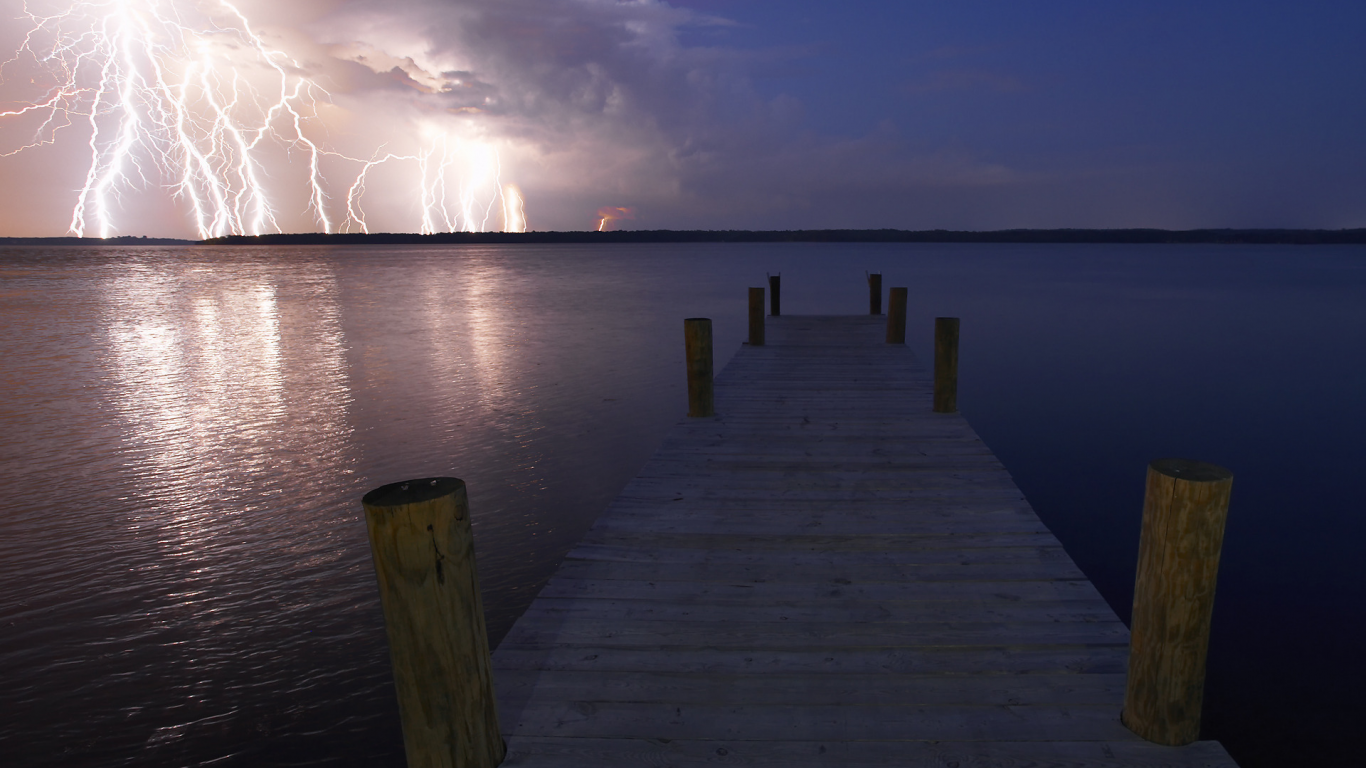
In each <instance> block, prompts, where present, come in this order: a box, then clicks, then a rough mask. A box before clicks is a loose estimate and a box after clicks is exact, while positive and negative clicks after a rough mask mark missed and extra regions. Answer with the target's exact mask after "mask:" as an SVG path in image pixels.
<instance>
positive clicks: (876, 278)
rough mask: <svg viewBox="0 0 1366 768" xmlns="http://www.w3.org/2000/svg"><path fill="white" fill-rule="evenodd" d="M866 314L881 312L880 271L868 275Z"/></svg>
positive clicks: (878, 313)
mask: <svg viewBox="0 0 1366 768" xmlns="http://www.w3.org/2000/svg"><path fill="white" fill-rule="evenodd" d="M868 314H870V315H880V314H882V273H880V272H873V273H870V274H869V275H868Z"/></svg>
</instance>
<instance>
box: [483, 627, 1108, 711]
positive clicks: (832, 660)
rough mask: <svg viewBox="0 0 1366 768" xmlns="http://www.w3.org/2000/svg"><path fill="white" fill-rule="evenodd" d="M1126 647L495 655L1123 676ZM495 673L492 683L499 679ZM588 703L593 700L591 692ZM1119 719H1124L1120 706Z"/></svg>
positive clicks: (598, 666)
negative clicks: (1120, 717)
mask: <svg viewBox="0 0 1366 768" xmlns="http://www.w3.org/2000/svg"><path fill="white" fill-rule="evenodd" d="M1128 663H1129V649H1128V646H1127V645H1123V644H1121V645H1115V644H1111V643H1103V644H1083V645H1037V646H1035V645H1018V646H1005V645H1002V646H976V647H972V648H936V647H924V648H845V649H839V650H836V649H821V650H809V649H796V650H788V649H778V650H769V649H765V648H757V649H755V648H749V649H746V648H725V649H709V648H655V647H645V648H634V649H632V648H612V647H599V646H595V645H554V646H549V647H527V646H507V645H502V644H500V645H499V646H498V650H497V651H496V652H495V653H494V664H495V670H498V669H520V670H545V671H552V672H558V671H565V670H577V671H582V672H592V671H603V672H676V673H683V674H693V673H700V672H708V673H719V674H760V673H763V674H768V673H785V674H811V675H818V676H827V675H843V674H864V675H868V674H884V675H927V674H954V675H965V674H1009V675H1025V674H1091V673H1103V674H1121V673H1123V672H1125V670H1127V669H1128ZM497 674H498V673H497V672H496V671H495V673H494V677H495V679H496V678H497ZM584 698H591V694H587V693H585V695H584ZM1114 712H1115V713H1116V714H1117V713H1118V712H1119V709H1118V705H1116V706H1115V708H1114Z"/></svg>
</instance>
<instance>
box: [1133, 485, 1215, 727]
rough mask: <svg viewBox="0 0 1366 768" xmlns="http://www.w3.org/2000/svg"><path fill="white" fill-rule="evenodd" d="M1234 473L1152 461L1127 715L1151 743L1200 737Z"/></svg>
mask: <svg viewBox="0 0 1366 768" xmlns="http://www.w3.org/2000/svg"><path fill="white" fill-rule="evenodd" d="M1232 486H1233V473H1232V472H1230V471H1228V470H1227V469H1224V468H1223V467H1220V466H1216V465H1214V464H1206V463H1204V462H1199V461H1190V460H1188V459H1158V460H1157V461H1154V462H1152V463H1151V464H1149V465H1148V485H1147V491H1146V493H1145V495H1144V499H1143V531H1142V534H1141V535H1140V537H1139V545H1138V574H1137V576H1136V578H1135V581H1134V615H1133V620H1132V622H1131V624H1132V628H1131V630H1130V635H1129V681H1128V686H1127V687H1126V689H1125V692H1124V712H1123V714H1122V715H1121V718H1120V719H1121V720H1123V721H1124V724H1125V725H1126V726H1128V727H1129V730H1131V731H1133V732H1134V733H1136V734H1138V735H1139V736H1142V737H1143V738H1145V739H1147V740H1148V741H1153V742H1157V743H1158V744H1166V745H1169V746H1180V745H1183V744H1189V743H1191V742H1193V741H1195V740H1196V739H1198V738H1199V737H1200V707H1201V705H1202V704H1203V703H1204V696H1205V659H1206V656H1207V654H1208V651H1209V630H1210V616H1211V614H1212V613H1213V611H1214V586H1215V581H1216V580H1217V577H1218V573H1219V553H1220V551H1221V550H1222V548H1223V541H1224V521H1225V520H1226V519H1227V518H1228V500H1229V491H1230V489H1231V488H1232Z"/></svg>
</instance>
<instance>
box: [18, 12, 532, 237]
mask: <svg viewBox="0 0 1366 768" xmlns="http://www.w3.org/2000/svg"><path fill="white" fill-rule="evenodd" d="M40 6H43V7H51V9H52V10H49V11H46V12H43V11H40V10H38V8H39V7H40ZM20 18H21V19H27V21H28V22H29V24H30V28H29V29H28V31H27V33H26V34H25V36H24V38H23V42H22V43H21V45H20V46H19V48H18V50H17V51H16V52H15V54H14V55H13V56H12V57H11V58H10V59H9V60H8V61H5V62H3V63H0V83H3V84H4V85H6V86H7V89H8V90H12V89H15V88H17V89H19V90H23V91H26V92H27V93H28V94H29V95H33V96H36V98H31V99H29V100H27V101H25V102H21V103H20V104H19V105H18V106H15V107H13V108H8V109H0V120H9V121H29V122H28V123H26V125H28V124H31V125H32V126H33V133H32V136H31V138H30V139H29V141H28V142H27V143H24V144H22V145H21V146H18V147H17V148H12V149H9V150H6V151H0V158H3V157H7V156H11V155H15V154H18V153H20V152H23V151H26V150H32V149H35V148H37V147H42V146H48V145H53V144H56V143H58V136H59V134H62V133H66V132H71V131H78V132H79V131H84V133H85V134H86V136H87V140H86V141H85V147H84V149H83V150H82V151H83V152H85V153H86V154H87V156H88V157H89V161H88V166H87V168H86V171H85V173H84V178H83V181H82V184H81V186H80V188H79V190H77V191H76V195H75V204H74V206H73V209H72V214H71V220H70V227H69V229H70V231H71V232H72V233H73V234H75V235H78V236H85V234H86V232H87V231H92V232H97V233H98V235H99V236H100V237H109V236H112V235H113V234H116V233H117V232H118V230H119V222H118V221H117V215H118V213H119V212H120V208H121V206H120V203H121V202H122V200H123V199H124V198H125V197H126V196H127V195H129V194H130V193H132V192H134V191H139V190H145V189H147V188H149V187H156V186H159V187H161V188H162V189H163V190H164V191H165V192H166V193H167V194H169V195H170V196H171V198H172V199H174V200H176V201H178V202H179V203H180V204H181V205H182V206H183V207H184V209H185V210H186V212H187V214H188V216H189V218H190V219H191V221H192V223H193V226H194V227H195V229H196V230H197V231H198V233H199V235H200V237H201V238H210V237H219V236H223V235H234V234H237V235H240V234H252V235H259V234H265V233H267V232H279V231H281V229H280V223H279V220H280V217H281V211H280V210H279V203H277V202H275V200H276V197H275V196H273V195H272V194H271V190H270V189H268V186H267V185H268V183H270V182H273V181H275V179H274V178H273V177H272V174H271V172H270V171H271V168H272V167H275V166H274V165H273V164H271V163H270V158H271V153H272V152H274V153H275V155H274V156H275V157H277V158H278V157H279V156H280V154H279V153H280V152H281V151H283V152H284V153H286V155H287V156H288V158H287V159H286V160H285V162H286V163H293V162H294V158H301V159H303V160H304V161H305V162H304V163H303V164H302V165H303V167H304V168H306V171H305V172H304V173H303V174H301V175H302V176H303V177H304V181H303V183H304V184H305V185H306V189H305V190H302V192H303V194H302V195H300V194H299V192H298V191H295V192H294V193H293V196H294V197H296V198H298V197H302V198H303V199H304V200H305V201H306V202H305V203H303V205H304V211H302V213H303V214H304V215H306V216H307V217H309V218H310V219H311V220H312V221H313V223H314V225H315V226H317V227H318V228H320V229H321V230H322V231H324V232H333V231H336V230H337V229H338V225H337V224H336V222H335V221H334V214H333V213H330V209H331V208H332V207H333V206H334V203H333V201H332V197H331V195H330V194H329V188H330V183H329V181H328V178H327V174H326V173H325V172H324V163H325V161H326V162H327V163H330V165H329V167H333V166H340V167H348V166H349V167H350V168H352V169H353V170H351V171H349V172H347V173H346V175H348V176H349V175H350V174H352V173H354V174H355V175H354V177H353V178H352V181H351V183H350V185H349V187H347V192H346V209H345V218H344V219H343V220H342V224H341V227H340V228H341V229H344V230H351V229H358V230H360V231H362V232H368V231H369V224H368V223H367V222H366V218H365V213H364V209H363V207H362V205H361V198H362V196H363V195H364V193H365V189H366V180H367V176H368V174H369V173H370V172H371V171H372V170H373V169H374V168H376V167H377V166H380V165H385V164H390V163H409V164H411V165H412V167H413V170H414V171H415V172H416V175H417V181H416V183H415V184H414V186H413V188H412V192H413V195H414V198H415V201H416V204H417V207H418V209H419V224H418V226H419V228H420V230H421V231H422V232H435V231H438V230H439V229H444V230H446V231H485V230H486V229H487V228H488V227H489V226H490V218H491V214H492V213H493V212H494V211H495V210H499V203H500V202H501V203H502V206H501V210H500V212H501V214H502V218H503V229H504V230H506V231H522V230H523V229H524V228H525V214H524V210H523V203H522V199H521V196H520V193H519V192H518V193H515V194H516V195H517V197H516V204H515V206H513V205H510V203H509V197H508V193H507V192H506V189H505V188H504V187H503V186H502V183H501V179H500V174H501V163H500V159H499V157H498V153H497V151H496V149H494V148H493V147H492V146H490V145H488V144H485V143H482V142H478V141H461V140H460V139H458V138H457V137H456V135H455V134H454V133H452V132H451V131H449V130H447V131H444V132H437V133H436V134H435V135H434V137H432V138H430V139H429V140H428V141H427V142H426V144H425V148H424V149H422V150H420V151H418V152H416V153H412V154H400V153H384V154H381V153H380V152H379V151H376V153H375V155H374V156H372V158H371V159H370V160H363V159H358V158H354V157H350V156H348V155H346V154H343V153H341V152H338V151H336V150H335V149H332V148H330V147H329V146H327V145H326V144H325V143H324V142H323V141H321V140H319V139H316V138H314V137H315V136H317V135H320V134H322V133H323V131H324V129H325V127H326V126H324V125H322V119H321V117H320V115H319V105H320V104H323V103H326V102H328V99H329V94H328V93H327V91H326V90H325V89H323V88H322V87H321V86H320V85H319V84H317V83H316V82H314V81H313V80H311V79H309V78H308V77H305V76H304V75H303V74H302V73H303V67H302V65H301V64H300V63H299V62H298V61H296V60H294V59H292V58H290V57H289V56H288V55H287V54H285V53H284V52H282V51H279V50H276V49H274V48H272V47H270V46H269V45H268V44H267V43H266V42H265V40H264V39H263V38H262V37H261V35H260V34H258V33H257V32H256V31H255V30H254V29H253V26H252V25H251V23H250V22H249V21H248V19H247V18H246V16H245V15H244V14H243V13H242V12H241V11H240V10H239V9H238V8H237V6H235V5H234V4H233V3H231V2H228V0H200V1H199V2H195V0H80V1H79V2H66V3H62V2H54V3H38V2H35V1H34V0H26V2H25V3H24V5H23V11H22V13H21V15H20ZM14 74H17V75H18V77H12V75H14ZM11 80H13V81H16V82H18V85H17V86H15V85H13V84H12V83H11V82H10V81H11ZM24 80H27V81H28V82H27V83H24V82H23V81H24ZM35 91H36V92H37V93H35ZM509 188H511V189H515V188H512V187H509ZM514 208H515V212H516V215H515V216H514V215H513V211H514Z"/></svg>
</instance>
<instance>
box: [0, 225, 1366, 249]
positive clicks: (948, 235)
mask: <svg viewBox="0 0 1366 768" xmlns="http://www.w3.org/2000/svg"><path fill="white" fill-rule="evenodd" d="M497 243H598V244H610V243H1140V244H1162V243H1170V244H1216V245H1349V244H1350V245H1361V244H1366V229H1186V230H1170V229H1001V230H992V231H987V232H974V231H960V230H948V229H931V230H905V229H799V230H670V229H656V230H621V231H615V232H444V233H439V234H434V235H419V234H412V233H377V234H360V233H345V234H331V235H328V234H322V233H298V234H274V235H259V236H254V237H248V236H242V235H233V236H229V237H217V238H212V239H209V240H202V241H196V240H178V239H173V238H152V237H111V238H103V239H102V238H96V237H85V238H81V237H0V247H4V246H7V245H484V244H497Z"/></svg>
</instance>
